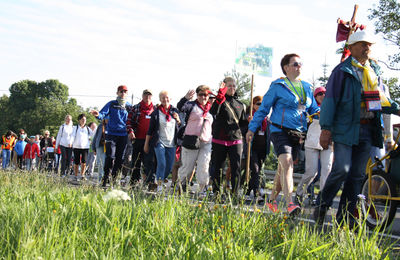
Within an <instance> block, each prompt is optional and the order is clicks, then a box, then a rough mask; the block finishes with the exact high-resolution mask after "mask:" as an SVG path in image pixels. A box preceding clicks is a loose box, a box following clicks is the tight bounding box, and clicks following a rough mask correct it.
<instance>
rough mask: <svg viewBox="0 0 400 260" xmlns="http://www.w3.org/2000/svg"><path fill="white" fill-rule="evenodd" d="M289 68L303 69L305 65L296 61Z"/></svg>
mask: <svg viewBox="0 0 400 260" xmlns="http://www.w3.org/2000/svg"><path fill="white" fill-rule="evenodd" d="M289 66H293V67H301V66H303V63H302V62H297V61H295V62H293V64H291V65H289Z"/></svg>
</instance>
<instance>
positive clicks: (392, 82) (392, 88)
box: [383, 78, 400, 104]
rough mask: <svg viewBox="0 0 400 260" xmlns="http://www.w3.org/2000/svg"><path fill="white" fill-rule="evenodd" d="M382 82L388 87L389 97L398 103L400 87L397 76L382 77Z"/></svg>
mask: <svg viewBox="0 0 400 260" xmlns="http://www.w3.org/2000/svg"><path fill="white" fill-rule="evenodd" d="M383 83H385V85H386V86H388V87H389V93H390V98H391V99H392V100H394V101H396V102H397V103H399V104H400V88H399V79H398V78H388V79H383Z"/></svg>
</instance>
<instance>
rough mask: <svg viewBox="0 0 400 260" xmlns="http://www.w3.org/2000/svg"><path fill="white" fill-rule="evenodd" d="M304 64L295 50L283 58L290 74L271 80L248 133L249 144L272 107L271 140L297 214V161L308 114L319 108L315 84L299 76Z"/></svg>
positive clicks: (289, 201)
mask: <svg viewBox="0 0 400 260" xmlns="http://www.w3.org/2000/svg"><path fill="white" fill-rule="evenodd" d="M302 65H303V64H302V62H301V59H300V56H299V55H297V54H295V53H292V54H287V55H285V56H284V57H283V58H282V60H281V68H282V72H283V74H284V75H285V76H286V77H284V78H280V79H277V80H275V81H274V82H272V83H271V86H270V87H269V89H268V91H267V93H266V94H265V95H264V98H263V101H262V103H261V106H260V108H259V109H258V110H257V112H256V113H255V114H254V117H253V120H252V121H251V122H250V125H249V131H248V132H247V134H246V140H247V142H248V143H249V142H251V140H252V139H253V137H254V133H255V132H256V130H257V128H258V127H260V126H261V124H262V121H263V120H264V118H265V116H266V115H268V114H269V112H270V110H271V109H272V113H271V116H270V121H271V125H270V131H271V141H272V143H273V144H274V150H275V153H276V155H277V157H278V163H279V167H278V172H277V174H278V176H279V177H280V181H281V186H282V190H283V194H284V198H285V200H286V203H287V211H288V213H289V214H290V215H297V214H299V213H300V211H301V209H300V206H299V205H296V204H294V203H293V201H292V192H293V162H294V161H296V159H297V155H298V150H299V149H300V145H301V142H302V138H301V137H302V135H303V134H304V133H305V132H306V130H307V113H308V114H314V113H316V112H318V111H319V107H318V105H317V102H316V101H315V99H314V96H313V92H312V89H311V85H310V84H309V83H307V82H305V81H302V80H300V78H299V76H300V73H301V69H302ZM276 195H277V194H276V193H275V194H272V196H271V198H270V200H272V204H276V202H275V199H276ZM268 206H269V205H268Z"/></svg>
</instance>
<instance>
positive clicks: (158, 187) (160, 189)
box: [157, 185, 163, 193]
mask: <svg viewBox="0 0 400 260" xmlns="http://www.w3.org/2000/svg"><path fill="white" fill-rule="evenodd" d="M162 191H163V186H162V185H158V186H157V192H158V193H161V192H162Z"/></svg>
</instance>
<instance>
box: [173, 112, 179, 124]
mask: <svg viewBox="0 0 400 260" xmlns="http://www.w3.org/2000/svg"><path fill="white" fill-rule="evenodd" d="M172 117H173V118H174V119H175V120H176V122H177V123H178V125H180V124H181V119H180V118H179V115H178V113H176V112H174V113H173V114H172Z"/></svg>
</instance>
